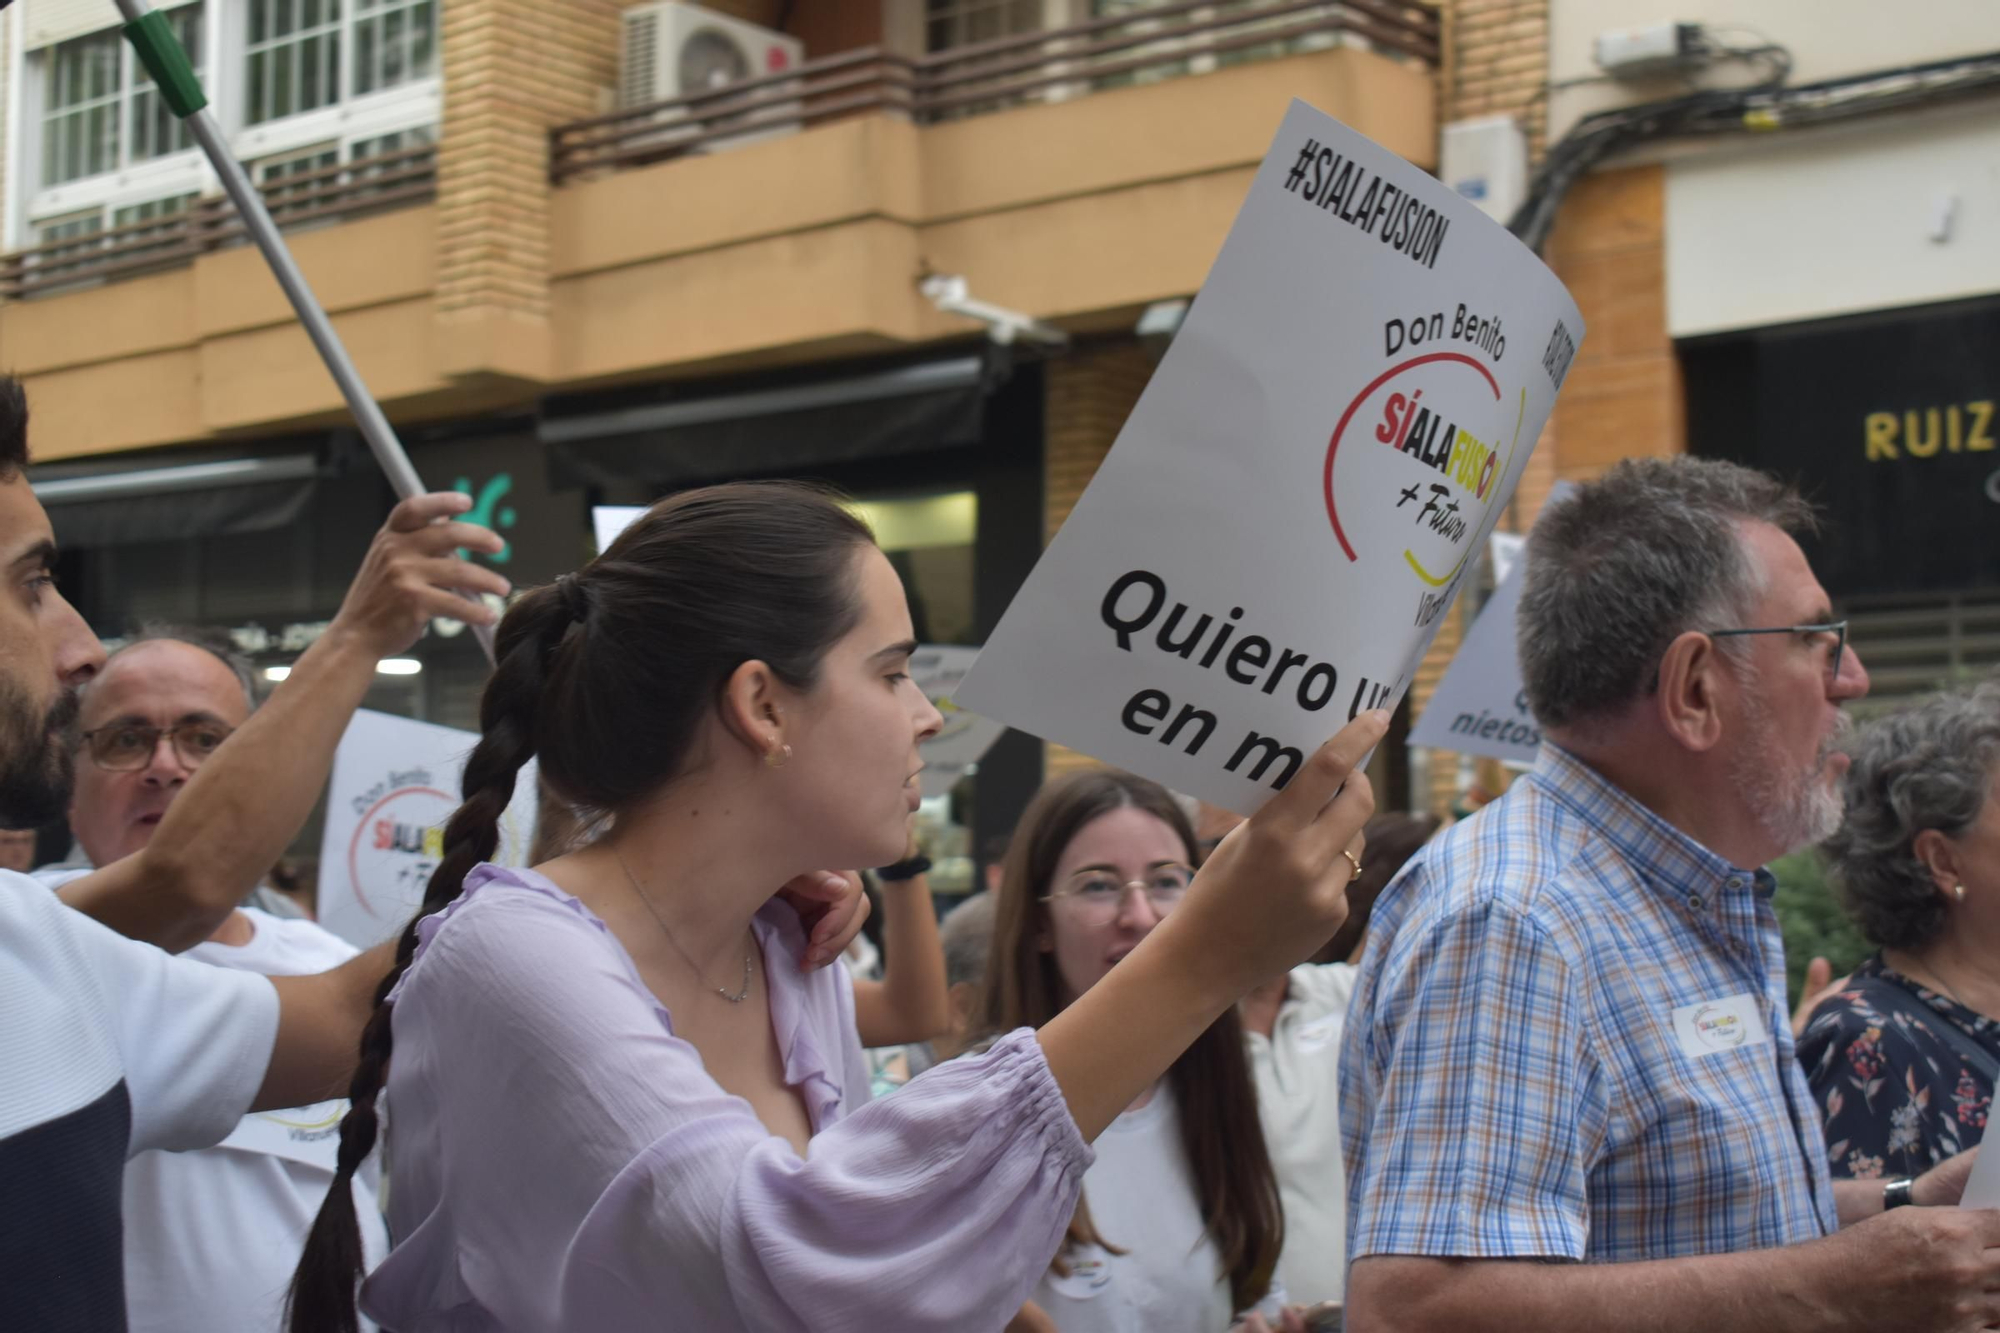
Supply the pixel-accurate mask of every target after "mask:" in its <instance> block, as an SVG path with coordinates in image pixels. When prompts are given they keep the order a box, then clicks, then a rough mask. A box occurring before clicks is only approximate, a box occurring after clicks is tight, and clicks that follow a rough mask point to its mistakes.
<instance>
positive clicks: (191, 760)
mask: <svg viewBox="0 0 2000 1333" xmlns="http://www.w3.org/2000/svg"><path fill="white" fill-rule="evenodd" d="M233 730H234V728H232V727H225V726H223V725H222V724H221V723H220V722H182V723H180V724H179V725H177V726H172V727H139V726H132V725H130V724H125V723H118V724H114V725H112V726H108V727H99V728H97V730H95V731H86V732H84V733H83V743H84V748H85V749H86V750H88V751H89V752H90V759H91V762H92V763H94V764H96V765H97V766H98V767H99V768H104V769H109V770H111V771H112V772H113V773H131V772H136V771H137V770H139V769H142V768H144V767H145V766H146V765H147V764H150V763H151V762H153V754H154V752H155V751H156V750H158V749H159V748H160V737H162V736H171V737H172V738H173V742H174V753H175V754H177V755H179V756H180V757H181V763H183V764H185V765H186V766H187V767H189V768H196V767H199V766H200V764H201V761H202V760H204V759H206V758H208V757H209V756H210V755H212V754H214V753H215V752H216V750H217V749H218V748H220V747H221V745H222V743H223V742H224V741H226V740H228V739H229V734H230V732H231V731H233Z"/></svg>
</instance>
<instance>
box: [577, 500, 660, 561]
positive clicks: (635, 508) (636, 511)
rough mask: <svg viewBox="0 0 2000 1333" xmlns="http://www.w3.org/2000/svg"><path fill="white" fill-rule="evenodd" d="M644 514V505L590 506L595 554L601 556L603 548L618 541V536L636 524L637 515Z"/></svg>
mask: <svg viewBox="0 0 2000 1333" xmlns="http://www.w3.org/2000/svg"><path fill="white" fill-rule="evenodd" d="M645 512H646V506H644V505H592V506H591V509H590V530H591V532H593V533H594V534H596V537H597V553H598V554H599V555H603V554H604V550H605V548H606V547H608V546H610V545H611V543H612V542H615V541H617V540H618V534H619V533H621V532H623V531H625V529H627V528H629V527H631V526H632V524H634V523H636V522H637V521H638V519H639V515H641V514H643V513H645Z"/></svg>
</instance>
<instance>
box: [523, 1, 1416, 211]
mask: <svg viewBox="0 0 2000 1333" xmlns="http://www.w3.org/2000/svg"><path fill="white" fill-rule="evenodd" d="M1336 45H1349V46H1361V47H1367V48H1372V49H1375V50H1380V51H1385V52H1393V53H1396V54H1398V55H1401V56H1405V57H1409V58H1411V59H1415V60H1418V61H1421V62H1423V63H1425V64H1427V65H1432V66H1435V65H1436V64H1437V62H1438V51H1439V20H1438V12H1437V10H1436V8H1435V7H1433V6H1431V5H1429V4H1420V3H1405V2H1404V0H1341V3H1335V4H1328V3H1324V2H1323V0H1275V2H1274V0H1235V3H1229V2H1228V0H1174V2H1173V3H1169V4H1161V5H1152V6H1149V7H1147V8H1145V9H1142V10H1137V11H1133V12H1129V13H1124V14H1118V15H1113V16H1110V17H1106V18H1099V19H1092V20H1090V21H1089V22H1087V23H1077V24H1072V25H1070V26H1068V27H1063V28H1050V29H1045V30H1043V31H1040V32H1033V33H1027V34H1024V35H1022V36H1019V37H1006V38H1002V39H1000V40H998V41H991V42H981V43H979V44H978V45H975V46H962V47H957V48H955V49H952V50H949V51H941V52H939V53H937V54H936V55H930V56H922V57H917V58H914V59H913V58H911V57H908V56H900V55H896V54H894V53H893V52H888V51H883V50H880V49H878V48H874V47H867V48H863V49H860V50H856V51H848V52H843V53H842V54H840V55H836V56H829V57H827V58H826V59H823V60H814V61H809V62H807V63H805V64H803V65H800V66H798V67H797V68H796V69H791V70H787V71H785V72H783V73H781V74H772V75H766V76H763V77H761V78H756V79H746V80H744V81H742V82H740V83H733V84H730V85H729V86H728V87H726V88H715V89H710V90H707V91H704V92H699V93H691V94H688V95H686V96H683V97H675V98H670V99H667V100H665V101H661V102H654V103H651V104H649V105H646V106H637V107H632V108H629V109H628V110H624V111H619V112H615V113H613V114H611V115H605V116H593V117H592V118H590V119H589V120H580V121H575V122H573V123H571V124H567V125H560V126H557V127H556V128H555V129H554V130H553V131H551V134H550V146H549V174H550V178H551V179H552V180H554V181H555V182H556V183H558V184H560V183H562V182H563V181H566V180H571V179H574V178H576V177H578V176H583V175H595V174H600V173H602V172H605V171H616V170H619V169H622V168H625V167H633V166H639V165H643V164H645V163H649V162H659V161H664V160H665V159H668V158H673V157H680V156H683V155H685V154H688V153H695V152H703V151H711V150H715V149H720V148H727V147H731V146H734V145H737V144H742V143H749V142H752V141H754V140H756V139H759V138H765V137H769V136H771V135H776V134H784V133H789V132H791V131H793V130H798V129H804V128H809V127H811V126H813V125H819V124H824V123H826V122H828V121H832V120H838V119H842V118H844V117H847V116H854V115H862V114H868V113H875V112H891V113H894V114H898V115H905V116H908V117H909V118H910V119H911V120H913V121H915V122H917V123H918V124H931V123H935V122H937V121H940V120H950V119H955V118H957V117H961V116H970V115H979V114H982V113H984V112H988V111H999V110H1004V109H1006V108H1008V107H1014V106H1021V105H1023V104H1026V103H1030V102H1043V101H1061V100H1065V99H1067V98H1071V97H1077V96H1083V95H1086V94H1088V93H1091V92H1095V91H1099V90H1103V89H1107V88H1114V87H1122V86H1127V85H1130V84H1133V83H1150V82H1154V81H1157V80H1159V79H1163V78H1171V77H1174V76H1176V75H1180V74H1190V73H1199V72H1203V71H1206V70H1209V69H1214V68H1218V67H1220V66H1224V65H1230V64H1236V63H1241V62H1244V61H1249V60H1257V59H1264V58H1267V57H1270V56H1275V55H1288V54H1292V53H1294V52H1298V51H1309V50H1318V49H1322V48H1325V47H1330V46H1336Z"/></svg>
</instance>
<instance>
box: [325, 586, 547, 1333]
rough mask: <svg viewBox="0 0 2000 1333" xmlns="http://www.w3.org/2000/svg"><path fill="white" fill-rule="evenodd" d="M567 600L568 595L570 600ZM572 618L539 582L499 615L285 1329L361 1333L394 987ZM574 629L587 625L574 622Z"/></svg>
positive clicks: (358, 1070)
mask: <svg viewBox="0 0 2000 1333" xmlns="http://www.w3.org/2000/svg"><path fill="white" fill-rule="evenodd" d="M571 600H574V598H572V599H571ZM575 623H576V622H575V620H574V619H573V617H572V615H571V611H570V607H569V606H568V605H567V604H566V602H565V599H564V598H563V597H562V595H561V594H560V592H559V591H558V590H557V589H556V588H554V587H553V586H552V587H547V588H538V589H536V590H535V591H533V592H530V593H528V594H527V595H526V596H524V597H522V598H521V600H520V601H519V602H517V603H515V605H514V607H513V608H512V609H511V610H510V611H509V612H508V614H507V617H506V619H505V620H504V621H502V623H501V626H500V631H499V634H498V636H497V638H496V641H495V644H494V647H495V659H496V666H495V669H494V672H493V676H492V679H491V680H490V681H488V682H487V685H486V691H485V693H484V694H483V695H482V696H481V698H480V704H479V730H480V738H479V744H478V745H476V746H474V747H473V750H472V753H471V755H469V756H468V757H467V759H466V761H465V778H464V782H463V784H462V785H461V787H460V795H461V797H462V799H463V802H464V803H463V804H462V805H460V806H459V807H458V810H457V811H456V812H455V813H454V814H453V815H452V817H451V820H450V822H449V823H447V824H446V825H445V830H444V856H443V858H442V859H441V860H439V862H438V866H437V869H436V870H435V871H433V872H432V873H431V878H430V883H429V884H428V885H426V886H425V889H424V901H423V905H422V906H421V907H419V908H418V909H417V914H416V915H415V916H414V917H412V918H410V923H409V925H407V926H405V927H404V928H403V934H402V936H401V938H399V939H398V940H397V941H396V963H395V966H394V967H392V968H391V969H390V970H389V974H388V975H387V976H385V977H384V978H382V985H381V987H380V988H379V989H377V991H376V992H375V1013H374V1015H373V1016H372V1017H370V1018H369V1020H368V1025H367V1027H365V1028H363V1029H362V1032H361V1059H360V1063H359V1064H358V1065H356V1067H355V1070H354V1080H353V1082H352V1083H351V1084H350V1085H349V1086H348V1090H347V1098H348V1101H349V1103H350V1109H349V1110H348V1112H347V1115H346V1116H345V1117H344V1118H343V1119H342V1120H341V1122H340V1153H339V1156H338V1157H337V1159H336V1162H335V1170H334V1180H333V1186H332V1188H331V1189H329V1190H328V1191H327V1195H326V1200H325V1202H323V1203H322V1204H321V1205H320V1209H319V1215H318V1216H317V1217H316V1218H314V1219H313V1225H312V1230H311V1231H310V1232H308V1233H307V1236H306V1247H305V1254H304V1255H303V1257H302V1258H301V1259H300V1260H299V1267H298V1271H297V1272H296V1273H294V1274H293V1276H292V1289H291V1295H290V1298H289V1307H288V1308H289V1326H290V1329H291V1333H359V1329H360V1324H359V1321H358V1319H357V1316H356V1310H355V1292H356V1286H357V1284H358V1283H359V1282H360V1281H361V1279H362V1277H363V1276H365V1273H366V1267H367V1266H366V1262H365V1259H364V1257H363V1254H362V1247H361V1224H360V1221H359V1219H358V1218H357V1217H356V1215H355V1211H354V1189H353V1181H354V1173H355V1172H356V1171H358V1170H359V1169H360V1167H361V1163H362V1162H363V1161H364V1160H366V1159H367V1157H368V1154H369V1153H370V1152H371V1151H373V1150H374V1147H375V1137H376V1131H377V1117H376V1114H375V1099H376V1096H377V1095H378V1094H379V1093H380V1092H381V1091H382V1087H383V1085H384V1084H385V1083H386V1082H387V1081H388V1077H389V1055H390V1051H391V1049H392V1048H393V1046H394V1038H393V1034H392V1031H391V1024H390V1015H391V1013H392V1012H393V1011H394V1009H395V1005H393V1004H391V1003H390V1002H389V998H388V997H389V992H390V991H391V990H392V989H394V988H395V985H396V983H397V981H399V980H400V979H401V978H402V975H403V973H404V971H406V970H407V969H408V968H409V965H410V958H411V956H412V955H413V954H414V953H415V952H416V947H417V923H418V922H420V921H422V920H423V919H424V918H425V917H427V916H429V915H431V914H432V913H433V912H438V911H441V910H443V909H444V908H445V907H446V906H447V905H448V904H449V903H450V902H451V901H452V900H453V899H455V898H457V897H458V895H459V893H460V891H461V890H463V889H464V887H465V877H466V875H468V874H469V873H471V871H472V868H473V867H474V866H476V865H478V864H479V863H480V862H482V861H488V860H491V859H492V857H493V854H494V852H495V850H496V849H497V848H498V847H499V845H500V817H501V815H502V814H504V813H505V812H506V809H507V804H508V802H509V801H510V800H512V799H513V796H514V784H515V779H516V778H517V777H518V776H519V774H520V771H521V767H522V765H524V764H526V763H527V762H528V760H529V759H530V758H532V757H533V755H534V752H535V748H534V718H535V712H536V703H537V701H538V700H539V698H540V697H541V693H542V688H543V683H544V679H545V675H546V671H547V659H548V657H549V655H550V653H551V652H552V651H553V650H554V649H556V648H557V647H559V646H560V645H561V644H562V642H563V639H564V638H565V636H566V634H567V632H568V631H569V630H570V629H571V627H572V625H574V624H575ZM577 628H578V629H579V630H583V629H585V627H584V626H581V625H577Z"/></svg>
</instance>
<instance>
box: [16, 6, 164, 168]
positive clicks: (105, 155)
mask: <svg viewBox="0 0 2000 1333" xmlns="http://www.w3.org/2000/svg"><path fill="white" fill-rule="evenodd" d="M167 18H168V22H170V23H171V24H172V25H173V28H174V33H175V35H176V36H177V37H179V38H180V41H181V45H182V46H183V47H185V48H186V49H187V50H188V51H189V53H190V57H191V59H192V60H193V61H194V63H195V73H196V75H197V76H199V75H200V73H201V65H200V53H201V50H202V42H201V25H202V7H201V6H200V5H198V4H196V5H187V6H183V7H182V8H179V9H175V10H170V11H168V14H167ZM40 60H41V64H42V68H41V71H40V73H41V79H40V82H41V91H42V96H41V104H42V126H41V129H42V133H41V171H40V184H41V185H42V186H43V187H44V188H47V187H49V186H55V185H63V184H66V183H68V182H70V181H76V180H84V179H87V178H88V177H91V176H101V175H103V174H105V173H106V172H112V171H119V170H122V169H124V168H127V167H130V166H133V165H135V164H137V163H141V162H149V161H152V160H154V159H156V158H161V157H166V156H168V155H170V154H173V153H181V152H186V151H187V150H189V149H190V148H192V147H193V146H194V139H193V138H192V137H191V136H190V135H189V133H188V131H187V128H186V127H185V126H184V125H182V124H181V123H180V122H179V121H178V120H176V119H175V118H174V116H173V113H172V112H170V111H168V110H167V108H166V106H165V104H164V103H163V102H162V101H161V100H160V92H159V89H158V88H156V87H155V86H154V85H153V80H152V76H151V75H149V74H147V73H146V68H145V66H144V65H143V64H141V63H140V61H139V59H138V57H137V56H136V55H135V54H134V53H133V52H132V50H131V48H130V47H129V46H128V45H127V43H126V42H125V41H124V39H123V38H122V37H121V36H120V35H119V33H118V32H117V31H116V30H115V29H114V30H112V31H109V32H99V33H92V34H91V35H90V36H88V37H78V38H75V39H74V40H71V41H67V42H62V43H60V44H58V45H56V46H52V47H49V48H48V49H47V50H46V51H44V52H42V53H41V55H40Z"/></svg>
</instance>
